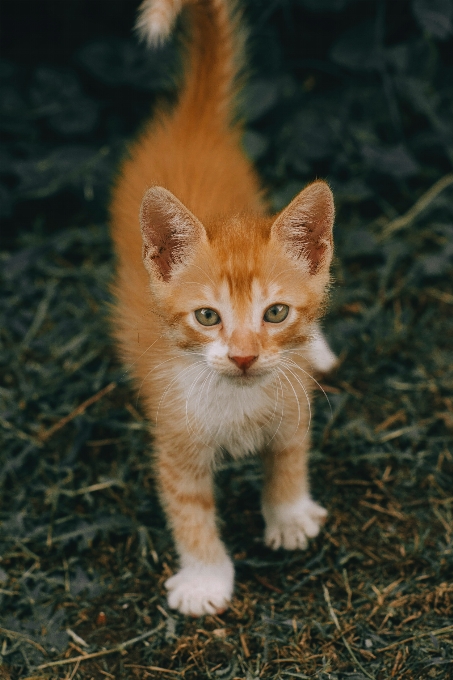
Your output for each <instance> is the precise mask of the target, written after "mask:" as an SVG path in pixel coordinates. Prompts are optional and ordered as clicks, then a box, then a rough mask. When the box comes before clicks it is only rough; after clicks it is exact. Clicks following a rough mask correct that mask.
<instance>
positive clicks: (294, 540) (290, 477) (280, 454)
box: [262, 443, 327, 550]
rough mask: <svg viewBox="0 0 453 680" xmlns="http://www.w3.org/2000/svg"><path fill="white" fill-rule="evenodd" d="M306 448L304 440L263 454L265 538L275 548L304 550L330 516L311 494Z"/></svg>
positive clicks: (267, 543)
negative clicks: (309, 539)
mask: <svg viewBox="0 0 453 680" xmlns="http://www.w3.org/2000/svg"><path fill="white" fill-rule="evenodd" d="M307 448H308V447H307V445H304V443H302V444H298V445H291V444H290V445H289V446H288V447H287V448H284V449H282V450H278V449H276V450H269V451H266V452H265V454H264V455H263V459H264V470H265V477H264V489H263V499H262V512H263V517H264V520H265V523H266V529H265V534H264V540H265V543H266V545H268V546H269V547H270V548H273V549H274V550H277V549H278V548H286V550H296V549H297V548H299V549H302V550H303V549H304V548H306V547H307V543H308V540H307V539H308V538H313V537H314V536H317V535H318V533H319V531H320V529H321V526H322V525H323V524H324V522H325V519H326V517H327V511H326V510H325V509H324V508H323V507H321V506H320V505H318V503H315V501H313V500H312V498H311V496H310V491H309V483H308V469H307V467H308V466H307V453H308V452H307Z"/></svg>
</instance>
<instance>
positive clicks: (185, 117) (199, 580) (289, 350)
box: [111, 0, 335, 615]
mask: <svg viewBox="0 0 453 680" xmlns="http://www.w3.org/2000/svg"><path fill="white" fill-rule="evenodd" d="M182 6H184V7H183V10H184V14H187V18H188V20H189V26H190V34H191V37H190V40H189V41H188V42H187V46H186V49H187V52H188V64H189V65H188V68H187V72H186V74H185V82H184V85H183V88H182V91H181V93H180V95H179V99H178V102H177V104H176V107H175V108H174V110H171V111H169V110H168V108H166V107H164V106H161V107H160V108H159V109H158V111H157V112H156V113H155V115H154V119H153V120H152V121H151V122H149V123H148V124H147V125H146V126H145V128H144V130H143V131H142V133H141V134H140V136H139V137H138V139H137V140H136V142H135V143H134V144H133V145H132V147H131V149H130V154H129V157H128V158H127V159H126V160H125V161H124V163H123V165H122V167H121V170H120V173H119V176H118V179H117V182H116V186H115V188H114V192H113V200H112V206H111V214H112V235H113V240H114V243H115V247H116V253H117V258H118V266H117V276H116V283H115V296H116V308H115V311H114V315H113V328H114V334H115V336H116V339H117V342H118V344H119V348H120V352H121V355H122V358H123V359H124V360H125V362H127V363H129V364H131V367H132V368H131V371H132V373H133V375H134V378H135V383H136V386H137V388H138V390H139V393H140V397H141V399H142V401H143V404H144V407H145V410H146V412H147V414H148V417H149V420H150V422H151V423H152V424H153V435H154V447H153V448H154V454H155V469H156V476H157V481H158V487H159V491H160V496H161V500H162V503H163V506H164V508H165V512H166V514H167V518H168V522H169V525H170V527H171V529H172V532H173V536H174V539H175V542H176V547H177V550H178V553H179V557H180V565H181V566H180V570H179V571H178V573H177V574H176V575H174V576H172V577H171V578H169V579H168V580H167V582H166V587H167V589H168V591H169V594H168V604H169V606H170V607H171V608H174V609H178V610H179V611H180V612H183V613H184V614H192V615H203V614H206V613H214V612H220V611H222V610H224V609H225V608H226V607H227V606H228V602H229V600H230V598H231V596H232V592H233V580H234V569H233V563H232V561H231V559H230V557H229V556H228V554H227V552H226V549H225V546H224V544H223V543H222V541H221V539H220V537H219V532H218V529H217V524H216V515H215V507H214V492H213V470H214V468H215V463H216V460H217V459H218V456H219V453H221V452H222V451H224V450H226V451H228V452H229V454H230V455H231V456H233V457H234V458H240V457H242V456H245V455H247V454H250V453H254V452H259V453H260V454H261V456H262V458H263V461H264V470H265V479H264V490H263V500H262V511H263V515H264V520H265V524H266V529H265V542H266V544H267V545H268V546H270V547H271V548H274V549H277V548H280V547H283V548H286V549H290V550H294V549H297V548H300V549H303V548H305V547H306V545H307V539H308V538H310V537H312V536H316V535H317V534H318V532H319V530H320V527H321V525H322V523H323V522H324V520H325V517H326V511H325V510H324V508H322V507H320V506H319V505H318V504H317V503H315V502H314V501H313V500H312V499H311V497H310V492H309V480H308V471H307V457H308V449H309V428H310V417H311V416H310V393H311V391H312V388H313V383H314V381H313V379H312V378H311V376H310V372H311V371H312V365H313V364H314V366H315V368H317V369H325V370H328V369H330V368H331V367H332V365H333V364H334V362H335V357H334V355H333V354H332V352H331V350H330V349H329V347H328V345H327V344H326V342H325V340H324V338H323V336H322V335H321V333H320V330H319V328H318V326H317V320H318V318H319V316H320V315H321V314H322V311H323V304H324V301H325V297H326V291H327V288H328V285H329V266H330V262H331V258H332V226H333V220H334V204H333V198H332V194H331V191H330V189H329V187H328V186H327V184H326V183H325V182H322V181H316V182H314V183H313V184H310V185H309V186H308V187H306V188H305V189H304V190H303V191H302V192H301V193H300V194H299V195H298V196H296V198H294V200H293V201H292V202H291V203H290V204H289V206H288V207H287V208H286V209H285V210H283V211H282V212H280V214H278V215H277V216H276V217H275V216H274V217H271V216H270V215H269V210H268V205H267V203H266V200H265V198H264V196H263V191H262V189H261V187H260V183H259V180H258V178H257V175H256V173H255V170H254V169H253V167H252V166H251V164H250V163H249V161H248V160H247V158H246V157H245V155H244V153H243V151H242V149H241V135H242V126H241V125H240V124H239V123H238V122H237V121H236V120H235V119H234V110H233V102H234V98H235V95H236V76H237V73H238V69H239V67H240V60H241V51H242V45H243V42H244V40H243V33H242V30H241V28H240V26H239V25H238V18H237V17H238V14H237V13H235V12H234V11H233V10H232V8H231V5H230V4H229V3H228V2H227V1H226V0H185V2H183V1H182V0H145V2H143V3H142V5H141V7H140V14H139V20H138V24H137V25H138V29H139V31H140V33H141V35H142V37H143V38H145V39H146V40H147V41H148V43H149V44H150V45H155V44H157V43H160V42H161V41H163V40H164V39H165V38H166V37H167V36H168V34H169V33H170V32H171V29H172V26H173V23H174V21H175V19H176V17H177V15H178V13H179V10H180V9H181V8H182ZM140 232H141V233H140Z"/></svg>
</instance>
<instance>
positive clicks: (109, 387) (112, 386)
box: [39, 382, 116, 442]
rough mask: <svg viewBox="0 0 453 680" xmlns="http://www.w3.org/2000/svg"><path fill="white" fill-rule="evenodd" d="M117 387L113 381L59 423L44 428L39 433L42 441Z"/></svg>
mask: <svg viewBox="0 0 453 680" xmlns="http://www.w3.org/2000/svg"><path fill="white" fill-rule="evenodd" d="M115 387H116V383H114V382H112V383H110V384H109V385H106V386H105V387H103V388H102V390H99V392H97V393H96V394H93V396H92V397H89V398H88V399H86V400H85V401H84V402H82V403H81V404H80V405H79V406H77V408H75V409H74V410H73V411H72V412H71V413H69V414H68V415H67V416H65V417H64V418H61V420H59V421H58V423H55V425H52V427H50V428H49V429H48V430H44V432H41V434H40V435H39V438H40V439H41V441H43V442H45V441H47V440H48V439H50V437H52V436H53V435H54V434H55V432H58V430H61V428H62V427H64V426H65V425H67V424H68V423H70V422H71V420H74V418H77V416H80V415H81V414H82V413H84V412H85V411H86V410H87V408H88V407H89V406H91V405H92V404H95V403H96V402H97V401H99V400H100V399H102V397H105V395H106V394H108V393H109V392H111V391H112V390H114V389H115Z"/></svg>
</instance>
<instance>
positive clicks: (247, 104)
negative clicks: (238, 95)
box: [241, 78, 279, 121]
mask: <svg viewBox="0 0 453 680" xmlns="http://www.w3.org/2000/svg"><path fill="white" fill-rule="evenodd" d="M278 96H279V86H278V83H277V82H276V81H275V80H270V79H266V78H260V79H256V80H254V81H253V82H251V83H250V84H249V85H248V87H247V88H246V89H245V92H244V96H243V100H242V107H241V108H242V109H243V112H244V115H245V117H246V119H247V120H248V121H252V120H258V118H261V117H262V116H264V115H265V114H266V113H267V112H268V111H270V110H271V109H272V107H273V106H274V105H275V104H276V103H277V101H278Z"/></svg>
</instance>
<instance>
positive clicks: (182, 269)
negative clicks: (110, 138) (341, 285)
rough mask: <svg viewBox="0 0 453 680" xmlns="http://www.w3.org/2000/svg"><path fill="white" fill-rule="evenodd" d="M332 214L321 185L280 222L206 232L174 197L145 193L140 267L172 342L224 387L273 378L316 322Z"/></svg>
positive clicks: (208, 227) (251, 220) (244, 220)
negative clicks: (287, 353) (215, 375)
mask: <svg viewBox="0 0 453 680" xmlns="http://www.w3.org/2000/svg"><path fill="white" fill-rule="evenodd" d="M333 216H334V209H333V199H332V194H331V192H330V189H329V188H328V186H327V185H326V184H325V183H324V182H314V183H313V184H311V185H310V186H308V187H307V188H306V189H305V190H304V191H302V192H301V193H300V194H299V195H298V196H297V197H296V198H295V199H294V200H293V201H292V203H290V205H289V206H288V207H287V208H286V209H285V210H284V211H283V212H282V213H280V215H279V216H278V217H277V218H276V219H271V218H266V217H262V216H250V215H248V216H236V217H234V218H230V219H229V220H228V221H223V222H222V221H218V222H212V223H209V224H205V225H202V224H201V222H199V220H198V219H197V218H196V217H195V216H194V215H193V214H192V213H191V212H190V211H189V210H188V209H187V208H186V207H185V206H184V205H183V204H182V203H180V201H178V199H176V198H175V197H174V196H173V195H172V194H170V192H168V191H166V190H165V189H162V188H160V187H154V188H152V189H149V190H148V192H147V193H146V194H145V198H144V200H143V203H142V209H141V214H140V221H141V228H142V235H143V244H144V245H143V261H144V264H145V267H146V268H147V269H148V272H149V274H150V286H151V290H152V292H153V297H154V301H155V304H156V307H158V308H159V312H158V313H159V315H160V316H161V318H163V320H164V323H165V332H166V335H167V336H168V339H169V342H172V343H174V345H175V347H177V348H178V349H179V350H180V351H181V352H186V353H188V354H189V355H190V354H192V355H195V356H196V359H197V360H202V361H206V363H207V365H208V366H209V367H210V368H211V369H213V370H214V371H216V372H217V373H218V374H219V375H221V376H223V377H224V378H225V379H226V380H230V381H231V380H232V381H235V382H236V383H238V384H253V383H254V382H256V381H257V380H261V379H264V378H265V377H266V376H271V375H272V373H273V371H274V370H275V369H276V368H277V367H278V364H279V362H280V361H281V359H282V356H283V352H284V351H285V350H288V349H290V348H296V347H297V348H301V347H303V344H304V343H305V342H306V341H307V340H308V339H309V337H310V332H311V326H312V324H313V322H314V321H315V319H316V318H317V317H318V316H319V314H320V307H321V305H322V301H323V299H324V296H325V291H326V287H327V285H328V282H329V265H330V260H331V257H332V225H333ZM156 311H157V310H156ZM200 355H201V356H202V357H203V359H200Z"/></svg>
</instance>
